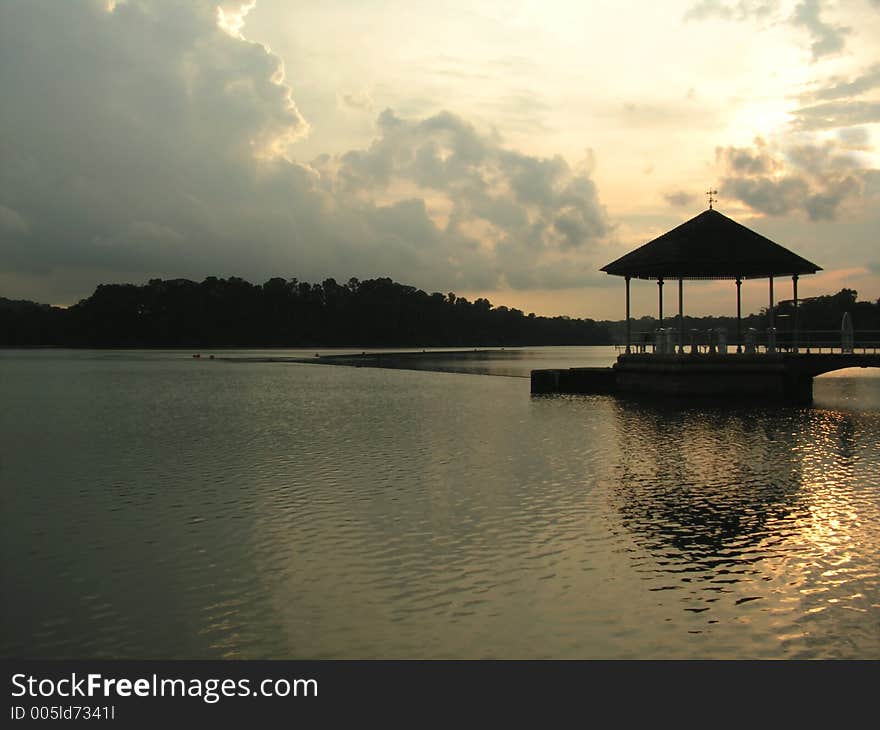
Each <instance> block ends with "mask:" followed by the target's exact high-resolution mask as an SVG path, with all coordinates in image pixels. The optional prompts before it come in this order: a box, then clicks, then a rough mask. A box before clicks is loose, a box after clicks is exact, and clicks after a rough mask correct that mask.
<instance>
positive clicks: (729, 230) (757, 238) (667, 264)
mask: <svg viewBox="0 0 880 730" xmlns="http://www.w3.org/2000/svg"><path fill="white" fill-rule="evenodd" d="M821 270H822V267H821V266H817V265H816V264H814V263H812V262H810V261H807V260H806V259H805V258H802V257H801V256H798V255H797V254H796V253H793V252H791V251H789V250H788V249H787V248H784V247H782V246H780V245H779V244H778V243H774V242H773V241H771V240H770V239H769V238H765V237H764V236H762V235H761V234H760V233H755V232H754V231H753V230H751V229H749V228H746V227H745V226H744V225H741V224H740V223H737V222H736V221H734V220H731V219H730V218H728V217H727V216H726V215H723V214H721V213H719V212H718V211H717V210H713V209H712V208H710V209H709V210H706V211H703V212H702V213H700V214H699V215H698V216H696V217H694V218H691V219H690V220H689V221H686V222H685V223H682V224H681V225H680V226H678V227H677V228H673V229H672V230H671V231H668V232H667V233H664V234H663V235H662V236H659V237H657V238H655V239H654V240H653V241H649V242H648V243H646V244H645V245H643V246H640V247H639V248H637V249H635V250H634V251H630V252H629V253H628V254H626V255H625V256H621V257H620V258H619V259H617V260H616V261H612V262H611V263H610V264H608V265H607V266H603V267H602V269H601V271H604V272H605V273H607V274H613V275H615V276H629V277H632V278H634V279H659V278H664V279H678V278H682V279H735V278H737V277H739V278H742V279H759V278H768V277H770V276H786V275H787V276H791V275H793V274H815V273H816V272H817V271H821Z"/></svg>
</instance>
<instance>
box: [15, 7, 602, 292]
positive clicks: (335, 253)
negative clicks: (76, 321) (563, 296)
mask: <svg viewBox="0 0 880 730" xmlns="http://www.w3.org/2000/svg"><path fill="white" fill-rule="evenodd" d="M227 5H232V4H230V3H227ZM295 80H296V69H295V68H289V69H287V70H286V72H285V69H284V67H283V65H282V62H281V60H280V59H279V58H278V57H276V56H274V55H273V54H271V53H270V52H268V51H267V50H266V49H265V48H264V47H263V46H261V45H259V44H256V43H251V42H248V41H246V40H244V39H242V38H239V37H233V36H232V35H230V34H228V33H227V32H225V31H224V30H222V29H220V28H219V27H218V24H217V10H216V3H212V2H209V1H208V0H200V1H198V2H195V1H194V2H186V3H180V2H170V1H166V0H155V1H149V2H148V1H147V0H129V1H128V2H124V3H119V4H116V5H115V7H112V8H108V3H107V2H97V1H96V0H93V1H89V0H70V1H69V2H68V1H65V2H63V3H59V2H47V1H41V0H10V1H7V2H4V3H3V5H2V7H0V88H2V91H3V98H4V102H3V104H2V105H0V153H2V160H3V164H2V167H0V273H2V274H4V275H5V277H6V279H5V280H6V281H10V280H12V279H14V277H16V276H20V275H31V276H35V277H38V278H45V277H46V275H47V274H49V273H54V274H55V275H57V274H58V273H59V272H61V274H63V276H64V277H65V278H66V279H68V280H69V281H77V277H80V279H81V281H80V284H81V288H82V292H81V293H82V295H85V294H87V293H89V292H90V290H91V288H93V287H94V285H95V284H96V283H98V282H97V281H95V280H94V276H95V274H94V272H99V273H100V272H101V271H105V272H108V276H109V275H111V274H110V272H113V274H112V275H118V273H119V272H131V276H132V278H136V277H138V276H139V277H140V278H147V277H149V276H188V277H192V278H201V277H204V276H206V275H209V274H214V275H220V276H226V275H240V276H244V277H246V278H250V279H253V280H260V279H261V278H268V277H269V276H273V275H281V276H298V277H301V278H303V279H311V280H320V279H322V278H323V277H325V276H336V277H343V278H344V277H347V276H349V275H356V276H360V277H370V276H379V275H387V276H391V277H393V278H395V279H397V280H401V281H407V282H411V283H413V284H415V285H417V286H421V287H424V288H439V289H443V290H448V289H449V288H452V287H456V288H459V289H462V288H493V287H496V286H504V285H508V286H513V287H518V288H526V287H546V288H553V287H559V286H570V285H583V284H584V283H585V282H586V281H587V280H588V279H589V278H591V277H593V276H595V274H593V271H594V270H595V263H596V262H595V260H594V253H595V249H596V247H597V245H598V244H599V243H600V242H602V241H603V239H604V238H605V237H606V236H607V235H608V233H609V230H610V226H609V223H608V220H607V216H606V214H605V212H604V210H603V208H602V206H601V204H600V202H599V199H598V195H597V191H596V188H595V185H594V183H593V182H592V180H591V178H590V175H589V171H588V170H579V169H573V168H572V167H571V166H570V165H569V164H568V163H567V162H566V161H565V160H563V159H562V158H561V157H555V158H539V157H532V156H529V155H525V154H522V153H519V152H517V151H515V150H512V149H509V148H507V147H505V146H504V144H503V143H502V142H501V141H500V140H499V139H498V138H497V137H496V136H493V135H492V134H488V133H484V132H481V131H479V130H477V129H476V128H474V127H473V126H471V125H470V124H469V123H467V122H466V121H465V120H463V119H461V118H460V117H457V116H456V115H454V114H450V113H448V112H444V113H439V114H436V115H433V116H430V117H428V118H422V119H411V118H404V117H401V116H398V115H397V114H395V113H394V112H393V111H391V110H387V111H385V112H382V113H381V114H380V115H379V117H378V121H377V137H376V139H375V141H374V142H373V143H372V144H371V145H370V146H369V147H368V148H367V149H362V150H354V151H351V152H349V153H347V154H345V155H342V156H339V157H329V156H324V157H321V158H319V159H318V160H314V161H310V162H309V163H308V164H306V163H303V162H301V161H295V155H296V144H295V141H296V139H297V138H299V137H301V136H302V135H305V134H307V133H308V130H309V124H308V122H307V121H306V120H305V119H304V118H303V117H302V115H301V114H300V112H299V111H298V110H297V107H296V104H295V102H294V98H293V96H292V95H291V90H290V88H289V87H288V86H287V84H288V83H291V84H293V85H294V86H295ZM319 122H320V120H314V123H315V124H318V123H319ZM487 241H489V242H491V244H490V245H487V243H486V242H487ZM32 295H33V296H34V298H44V299H49V300H52V298H53V292H50V291H44V292H33V294H32ZM56 301H57V299H56Z"/></svg>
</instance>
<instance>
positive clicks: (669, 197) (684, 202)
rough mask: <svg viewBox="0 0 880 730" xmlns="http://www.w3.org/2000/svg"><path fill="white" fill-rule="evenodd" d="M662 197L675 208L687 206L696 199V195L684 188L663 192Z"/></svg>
mask: <svg viewBox="0 0 880 730" xmlns="http://www.w3.org/2000/svg"><path fill="white" fill-rule="evenodd" d="M663 197H664V199H665V200H666V202H667V203H669V204H670V205H674V206H676V207H677V208H687V207H690V206H692V205H693V204H694V203H696V201H697V196H696V195H694V194H693V193H688V192H685V191H684V190H676V191H674V192H669V193H663Z"/></svg>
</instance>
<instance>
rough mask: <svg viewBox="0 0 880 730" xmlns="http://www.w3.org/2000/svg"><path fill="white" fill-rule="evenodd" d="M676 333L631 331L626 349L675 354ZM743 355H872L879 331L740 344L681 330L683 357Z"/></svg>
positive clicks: (774, 335) (754, 338) (803, 334)
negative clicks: (724, 354) (688, 355)
mask: <svg viewBox="0 0 880 730" xmlns="http://www.w3.org/2000/svg"><path fill="white" fill-rule="evenodd" d="M680 339H681V336H680V332H679V330H677V329H674V328H666V329H662V330H652V331H641V332H633V333H632V334H631V340H630V345H629V350H630V352H632V353H661V354H662V353H667V354H672V353H679V352H680V350H681V342H680ZM626 347H627V346H626V345H625V344H617V345H615V348H616V349H617V351H618V352H625V351H626ZM736 352H744V353H750V354H760V353H776V352H798V353H804V354H811V353H817V354H823V353H872V354H877V353H878V352H880V330H856V331H854V332H852V333H846V332H844V331H841V330H839V329H837V330H799V331H798V332H796V333H795V332H792V331H783V332H780V331H778V330H776V331H769V330H764V331H758V330H748V331H746V332H745V333H743V338H742V341H741V342H737V341H736V337H735V336H734V337H733V338H732V339H728V338H727V335H726V333H725V332H723V331H721V332H719V330H717V329H715V330H697V329H690V330H685V340H684V353H685V354H710V353H727V354H732V353H736Z"/></svg>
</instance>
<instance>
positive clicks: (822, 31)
mask: <svg viewBox="0 0 880 730" xmlns="http://www.w3.org/2000/svg"><path fill="white" fill-rule="evenodd" d="M821 14H822V3H821V2H820V0H802V2H801V3H799V4H798V5H797V7H795V9H794V15H793V16H792V18H791V21H790V22H791V24H792V25H794V26H795V27H801V28H806V29H807V32H808V33H809V34H810V37H811V39H812V41H813V42H812V44H811V45H810V50H811V51H812V53H813V60H814V61H816V60H818V59H819V58H821V57H822V56H827V55H830V54H833V53H838V52H839V51H842V50H843V47H844V44H845V38H846V36H847V35H848V34H849V33H850V32H851V29H850V28H847V27H845V26H842V25H833V24H831V23H827V22H825V21H823V20H822V18H821Z"/></svg>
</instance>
